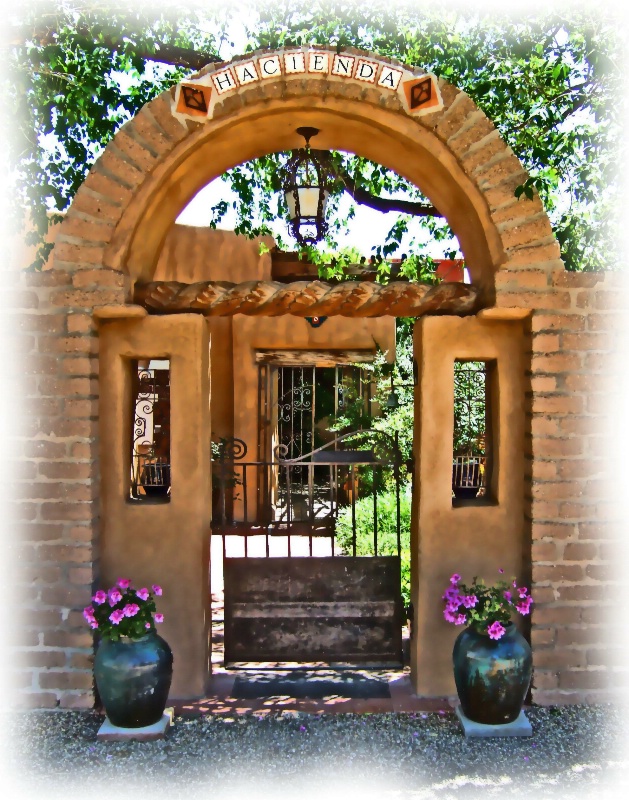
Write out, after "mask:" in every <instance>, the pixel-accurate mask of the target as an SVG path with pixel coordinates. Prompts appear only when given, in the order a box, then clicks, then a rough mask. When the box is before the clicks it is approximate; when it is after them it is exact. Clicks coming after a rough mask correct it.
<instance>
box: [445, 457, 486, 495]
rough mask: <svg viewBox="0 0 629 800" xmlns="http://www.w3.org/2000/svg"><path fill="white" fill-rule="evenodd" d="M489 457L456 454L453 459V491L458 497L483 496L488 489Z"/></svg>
mask: <svg viewBox="0 0 629 800" xmlns="http://www.w3.org/2000/svg"><path fill="white" fill-rule="evenodd" d="M486 481H487V458H486V457H485V456H471V455H467V456H454V458H453V459H452V491H453V492H454V494H455V497H458V498H473V497H482V496H483V495H484V494H485V493H486V491H487V482H486Z"/></svg>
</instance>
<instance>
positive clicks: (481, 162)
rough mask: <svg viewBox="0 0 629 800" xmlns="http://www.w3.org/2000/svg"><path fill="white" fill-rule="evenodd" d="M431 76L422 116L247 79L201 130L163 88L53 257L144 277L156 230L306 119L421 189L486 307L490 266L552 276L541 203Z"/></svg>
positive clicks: (92, 177) (331, 89) (353, 86)
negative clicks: (453, 238)
mask: <svg viewBox="0 0 629 800" xmlns="http://www.w3.org/2000/svg"><path fill="white" fill-rule="evenodd" d="M319 50H321V48H319ZM286 52H293V51H286ZM294 52H302V51H294ZM327 52H329V54H331V53H332V52H333V51H332V50H329V51H327ZM345 52H347V53H348V54H353V56H354V57H355V58H358V57H359V56H360V57H361V58H364V59H378V63H380V64H384V63H387V64H392V65H393V66H395V67H399V68H400V70H406V72H405V74H406V75H407V76H408V75H409V74H410V75H415V76H417V77H421V76H425V74H426V73H424V72H422V71H421V70H419V69H416V68H408V67H404V66H403V65H398V64H396V63H395V62H391V61H390V60H387V59H381V58H379V57H377V56H374V55H373V54H370V53H359V52H358V51H354V50H347V51H344V53H345ZM263 55H264V54H263V53H254V54H252V55H249V56H247V57H246V60H247V61H248V62H251V60H252V59H254V58H255V57H256V56H258V57H259V56H263ZM267 55H268V54H267ZM244 60H245V57H241V58H239V59H235V60H234V62H232V67H233V66H234V65H235V66H236V67H237V66H238V64H239V63H240V62H243V61H244ZM228 68H229V67H228ZM225 70H226V67H225V65H220V66H216V65H211V66H210V67H208V68H206V70H204V71H203V72H202V73H199V76H198V78H199V80H203V78H204V77H205V78H206V81H209V79H210V78H211V77H212V74H213V73H216V72H217V71H219V72H220V71H222V72H224V71H225ZM433 80H434V82H435V90H438V93H439V97H440V99H441V100H442V106H441V107H438V108H436V110H434V109H428V110H427V111H426V112H425V113H423V114H421V115H419V116H413V115H412V114H411V113H409V111H408V109H407V108H405V107H404V103H403V102H402V101H401V100H400V95H399V93H391V92H388V93H387V92H386V91H385V90H383V89H382V90H379V89H378V88H377V87H371V86H365V84H364V83H362V82H361V81H360V80H338V79H337V80H336V81H334V80H332V77H331V76H328V75H326V76H321V75H308V76H307V77H304V75H300V74H297V75H282V76H281V77H280V78H279V79H277V80H274V79H269V80H266V81H264V82H260V81H258V82H257V83H256V84H255V85H252V86H248V85H244V86H242V87H241V88H239V89H238V90H237V91H234V92H231V93H230V94H228V96H226V97H225V98H221V97H219V98H217V100H216V102H215V105H214V107H213V110H212V112H213V113H212V117H211V119H205V118H204V119H203V121H202V122H199V121H196V119H195V118H190V119H186V118H182V117H181V115H179V114H177V113H175V114H174V113H173V111H175V112H176V109H177V105H176V99H177V97H179V94H178V92H180V89H179V87H175V88H173V89H172V90H170V91H168V92H164V93H163V94H162V95H160V96H159V97H157V98H156V99H155V100H153V101H151V102H150V103H148V104H147V105H146V106H145V107H144V108H143V109H142V110H141V111H140V112H139V113H138V114H137V115H136V116H135V117H134V118H133V119H132V120H131V121H129V122H128V123H127V124H126V125H124V126H123V127H122V129H121V130H120V131H119V132H118V134H117V135H116V136H115V137H114V139H113V140H112V142H111V143H110V144H109V145H108V146H107V148H106V149H105V151H104V153H103V154H102V155H101V156H100V157H99V159H98V160H97V162H96V163H95V165H94V167H93V168H92V170H91V171H90V174H89V175H88V177H87V179H86V180H85V182H84V184H83V185H82V186H81V188H80V189H79V191H78V192H77V195H76V197H75V199H74V202H73V203H72V205H71V207H70V210H69V212H68V214H67V218H66V220H65V221H64V222H63V224H62V226H61V228H60V231H59V235H58V239H57V241H58V245H57V250H56V253H55V263H56V264H57V265H61V264H67V268H68V269H73V268H80V267H81V266H84V265H86V264H90V265H94V266H95V267H101V266H102V267H105V268H108V269H112V270H116V271H120V272H122V273H125V274H127V275H128V276H129V277H130V279H131V281H132V282H133V281H134V280H135V279H137V278H142V279H145V280H146V279H150V277H151V276H152V273H153V271H154V269H155V265H156V263H157V259H158V257H159V254H160V251H161V248H162V245H163V242H164V238H165V235H166V232H167V231H168V230H169V228H170V227H171V225H172V223H173V222H174V220H175V219H176V217H177V215H178V213H179V212H180V211H181V209H182V208H183V207H184V206H185V205H186V204H187V202H188V201H189V200H190V199H191V198H192V197H193V196H194V194H196V192H197V191H198V190H199V189H201V188H202V187H203V186H204V185H206V184H207V183H208V182H210V181H211V180H213V179H214V178H215V177H217V176H219V175H221V174H222V173H223V172H224V171H225V170H227V169H229V168H230V167H232V166H235V165H237V164H239V163H242V162H243V161H246V160H248V159H251V158H255V157H257V156H261V155H264V154H266V153H269V152H274V151H279V150H289V149H292V148H294V147H296V146H299V144H300V142H301V139H300V137H299V136H298V135H297V134H296V133H295V129H296V128H297V127H299V125H304V124H307V125H313V126H315V127H317V128H319V129H320V131H321V132H320V134H319V136H318V137H317V143H316V144H317V147H320V148H324V149H325V148H336V149H343V150H348V151H351V152H355V153H357V154H359V155H362V156H365V157H368V158H370V159H372V160H374V161H376V162H378V163H381V164H383V165H384V166H386V167H389V168H391V169H393V170H395V171H396V172H398V173H399V174H401V175H403V176H404V177H406V178H407V179H408V180H410V181H411V182H413V183H415V184H416V185H417V186H418V187H419V188H420V189H422V191H423V192H424V193H425V194H426V196H427V197H428V198H429V200H430V201H431V202H432V203H433V204H434V205H435V206H436V207H437V208H438V209H439V210H440V211H441V213H442V214H443V215H444V217H445V218H446V219H447V220H448V222H449V223H450V226H451V228H452V230H453V231H454V233H455V234H456V235H457V237H458V239H459V242H460V245H461V248H462V251H463V253H464V255H465V258H466V262H467V265H468V268H469V270H470V273H471V276H472V280H473V282H474V283H476V284H477V285H478V286H479V287H480V288H481V289H482V291H483V294H484V297H485V299H486V303H488V304H489V303H491V302H493V299H494V294H495V287H496V279H495V274H496V272H497V270H499V269H503V270H511V269H514V268H516V269H539V268H541V269H543V270H545V271H548V270H553V269H561V268H562V264H561V261H560V260H559V249H558V246H557V243H556V241H555V239H554V236H553V234H552V230H551V227H550V224H549V221H548V218H547V216H546V213H545V211H544V209H543V207H542V204H541V202H540V200H539V198H538V197H534V198H533V199H532V200H530V199H526V198H524V197H521V198H519V199H517V198H515V196H514V189H515V187H516V186H518V185H519V184H521V183H523V182H524V181H525V180H526V177H527V174H526V172H525V171H524V169H523V168H522V165H521V164H520V162H519V160H518V159H517V158H516V157H515V156H514V154H513V152H512V151H511V149H510V148H509V147H508V146H507V145H506V144H505V142H504V141H503V140H502V138H501V137H500V134H499V132H498V130H497V129H496V128H495V126H494V125H493V123H492V122H491V121H490V120H489V119H488V118H487V117H486V116H485V114H484V113H483V112H482V111H481V110H479V109H478V108H477V106H476V105H475V104H474V103H473V102H472V100H471V99H470V98H469V96H468V95H467V94H465V93H464V92H461V91H459V90H458V89H456V88H455V87H454V86H452V85H450V84H448V83H446V82H445V81H443V80H441V79H440V80H438V81H437V80H436V79H433ZM180 106H181V104H179V107H180Z"/></svg>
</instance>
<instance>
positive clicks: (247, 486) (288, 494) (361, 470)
mask: <svg viewBox="0 0 629 800" xmlns="http://www.w3.org/2000/svg"><path fill="white" fill-rule="evenodd" d="M364 438H365V436H364V435H363V432H359V433H358V434H356V433H353V434H346V435H345V436H342V437H338V438H337V439H335V440H334V442H330V443H329V444H327V445H324V446H323V447H320V448H318V449H317V450H315V451H313V452H312V453H308V454H307V455H305V456H301V457H300V458H297V459H282V458H277V459H274V460H272V461H245V460H244V457H245V456H246V447H245V446H244V443H240V449H239V452H240V454H241V459H243V460H239V459H238V458H233V457H232V458H230V459H229V460H227V459H225V458H220V457H218V458H216V457H215V459H214V461H213V464H212V481H213V483H212V487H213V491H212V527H213V530H214V531H215V532H217V533H228V532H233V533H237V532H239V530H240V531H241V532H242V533H244V534H245V535H248V534H250V533H251V532H252V531H258V532H260V533H264V534H266V535H267V536H269V535H271V536H272V535H282V536H286V535H288V539H289V541H288V547H289V553H290V536H291V534H292V535H307V536H308V537H310V550H311V551H312V537H313V536H327V537H329V538H330V539H331V540H332V553H333V554H334V535H335V528H336V526H337V521H338V519H339V514H341V515H343V517H344V519H345V520H346V523H345V524H346V527H347V525H348V523H349V520H350V519H351V537H350V536H347V537H346V539H345V550H347V551H348V554H353V555H356V550H357V543H356V534H357V517H356V512H357V503H358V501H359V500H360V501H362V504H361V508H362V513H363V515H364V514H365V513H366V512H365V506H366V504H368V505H369V512H368V513H369V517H370V520H371V521H372V522H373V555H378V550H379V533H380V527H381V526H380V522H379V498H380V499H381V498H382V495H383V492H384V490H385V484H386V486H387V488H388V496H389V498H390V496H391V492H393V494H394V497H395V501H394V502H395V529H396V530H395V538H396V542H397V554H399V552H400V483H401V466H402V465H401V461H400V458H399V450H398V448H397V441H396V440H393V439H391V440H389V441H386V442H384V446H383V445H382V443H381V444H380V446H378V445H377V444H374V443H373V442H372V446H370V447H369V449H364V450H359V449H356V450H338V449H337V450H334V449H333V447H335V446H337V447H338V445H339V444H340V443H341V442H342V441H345V442H347V441H349V442H351V444H352V445H355V444H356V443H357V442H359V441H360V440H361V439H364ZM280 452H281V449H280ZM215 455H216V454H215ZM229 455H232V456H233V452H230V453H229ZM379 456H380V457H379ZM367 498H369V500H367ZM350 540H351V541H350ZM267 549H268V546H267ZM388 554H392V553H388Z"/></svg>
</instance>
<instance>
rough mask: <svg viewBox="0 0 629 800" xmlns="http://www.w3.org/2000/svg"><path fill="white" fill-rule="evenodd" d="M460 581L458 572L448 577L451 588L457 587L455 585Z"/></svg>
mask: <svg viewBox="0 0 629 800" xmlns="http://www.w3.org/2000/svg"><path fill="white" fill-rule="evenodd" d="M460 580H461V576H460V575H459V573H458V572H455V573H454V575H452V576H451V577H450V583H451V584H452V585H453V586H456V585H457V583H458V582H459V581H460Z"/></svg>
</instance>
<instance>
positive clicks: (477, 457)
mask: <svg viewBox="0 0 629 800" xmlns="http://www.w3.org/2000/svg"><path fill="white" fill-rule="evenodd" d="M493 372H494V365H493V362H488V361H455V362H454V440H453V443H452V502H453V504H455V505H458V504H459V503H460V502H461V501H471V502H483V501H487V500H488V499H491V497H490V495H491V490H492V485H493V482H492V480H491V472H492V441H491V438H492V437H491V408H490V406H491V403H490V396H491V385H492V380H493V378H492V375H493Z"/></svg>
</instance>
